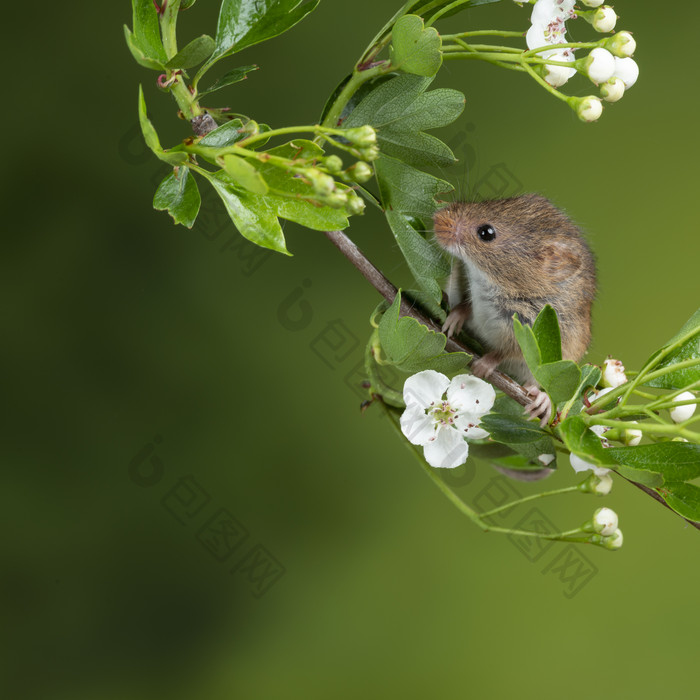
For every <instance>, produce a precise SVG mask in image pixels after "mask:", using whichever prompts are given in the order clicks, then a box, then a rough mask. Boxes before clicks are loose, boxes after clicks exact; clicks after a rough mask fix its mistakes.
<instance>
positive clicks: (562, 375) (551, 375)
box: [534, 360, 581, 405]
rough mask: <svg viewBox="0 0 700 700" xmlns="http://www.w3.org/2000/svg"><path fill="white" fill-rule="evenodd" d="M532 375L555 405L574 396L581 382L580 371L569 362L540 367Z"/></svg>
mask: <svg viewBox="0 0 700 700" xmlns="http://www.w3.org/2000/svg"><path fill="white" fill-rule="evenodd" d="M534 375H535V379H536V380H537V381H538V382H539V383H540V385H541V386H542V388H543V389H544V390H545V391H546V392H547V393H548V394H549V397H550V398H551V399H552V403H554V404H555V405H556V404H559V403H562V402H563V401H568V400H569V399H570V398H571V397H572V396H574V394H575V393H576V389H577V388H578V386H579V384H580V382H581V370H580V369H579V368H578V365H577V364H576V363H575V362H571V361H570V360H561V361H560V362H550V363H549V364H546V365H540V366H539V367H538V368H537V369H536V370H535V372H534Z"/></svg>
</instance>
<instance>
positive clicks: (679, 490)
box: [658, 482, 700, 523]
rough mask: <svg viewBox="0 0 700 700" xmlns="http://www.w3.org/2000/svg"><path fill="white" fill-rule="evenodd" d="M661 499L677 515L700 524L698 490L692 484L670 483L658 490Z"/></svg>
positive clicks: (699, 490) (699, 494) (699, 491)
mask: <svg viewBox="0 0 700 700" xmlns="http://www.w3.org/2000/svg"><path fill="white" fill-rule="evenodd" d="M658 492H659V494H660V495H661V497H662V498H663V499H664V501H666V503H668V505H669V506H670V507H671V508H673V510H675V511H676V513H678V514H679V515H682V516H683V517H684V518H687V519H688V520H692V521H693V522H695V523H698V522H700V488H698V487H697V486H695V485H694V484H685V483H683V482H675V483H674V482H671V483H668V484H664V486H663V488H660V489H658Z"/></svg>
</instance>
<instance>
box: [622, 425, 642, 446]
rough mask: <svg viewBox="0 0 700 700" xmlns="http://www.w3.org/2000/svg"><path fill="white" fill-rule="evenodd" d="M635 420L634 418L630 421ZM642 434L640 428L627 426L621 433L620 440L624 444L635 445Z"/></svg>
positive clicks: (639, 440) (640, 439)
mask: <svg viewBox="0 0 700 700" xmlns="http://www.w3.org/2000/svg"><path fill="white" fill-rule="evenodd" d="M636 422H637V421H636V420H633V421H632V423H636ZM642 436H643V433H642V431H641V430H635V429H634V428H629V429H628V430H625V432H624V433H622V442H624V443H625V445H628V446H629V447H636V446H637V445H638V444H639V443H640V442H641V441H642Z"/></svg>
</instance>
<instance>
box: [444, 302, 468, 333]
mask: <svg viewBox="0 0 700 700" xmlns="http://www.w3.org/2000/svg"><path fill="white" fill-rule="evenodd" d="M471 315H472V306H471V304H470V303H469V302H468V301H463V302H462V303H461V304H457V306H454V307H453V308H451V309H450V313H448V314H447V318H446V319H445V323H443V324H442V332H443V333H445V334H446V335H447V337H448V338H451V337H452V336H453V335H457V334H458V333H459V332H460V331H461V330H462V326H464V324H465V323H466V322H467V321H468V320H469V318H470V317H471Z"/></svg>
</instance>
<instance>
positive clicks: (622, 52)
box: [602, 32, 637, 58]
mask: <svg viewBox="0 0 700 700" xmlns="http://www.w3.org/2000/svg"><path fill="white" fill-rule="evenodd" d="M602 45H603V46H605V48H606V49H607V50H608V51H610V53H611V54H612V55H613V56H618V57H619V58H628V57H630V56H633V55H634V52H635V51H636V49H637V42H636V41H635V40H634V37H633V36H632V35H631V34H630V33H629V32H618V33H617V34H615V35H614V36H611V37H610V38H609V39H606V40H605V41H604V42H603V44H602Z"/></svg>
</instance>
